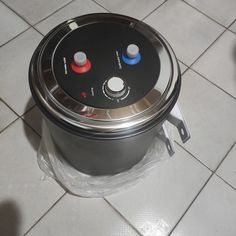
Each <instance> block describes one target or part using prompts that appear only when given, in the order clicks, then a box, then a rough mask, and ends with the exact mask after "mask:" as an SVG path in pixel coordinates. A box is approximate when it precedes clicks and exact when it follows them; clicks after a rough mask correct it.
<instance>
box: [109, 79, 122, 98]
mask: <svg viewBox="0 0 236 236" xmlns="http://www.w3.org/2000/svg"><path fill="white" fill-rule="evenodd" d="M105 91H106V93H107V95H109V96H110V97H114V98H118V97H121V96H122V95H124V94H125V91H126V85H125V82H124V80H123V79H121V78H119V77H112V78H110V79H109V80H108V81H107V83H106V85H105Z"/></svg>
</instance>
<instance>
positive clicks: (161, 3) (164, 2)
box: [141, 0, 168, 21]
mask: <svg viewBox="0 0 236 236" xmlns="http://www.w3.org/2000/svg"><path fill="white" fill-rule="evenodd" d="M167 1H168V0H165V1H164V2H163V3H161V4H160V5H159V6H157V7H156V8H154V9H153V10H152V11H151V12H149V13H148V14H147V15H146V16H144V17H143V18H142V19H141V21H144V20H145V19H146V18H148V17H149V16H150V15H151V14H152V13H153V12H155V11H156V10H157V9H158V8H160V7H161V6H162V5H164V4H165V3H166V2H167Z"/></svg>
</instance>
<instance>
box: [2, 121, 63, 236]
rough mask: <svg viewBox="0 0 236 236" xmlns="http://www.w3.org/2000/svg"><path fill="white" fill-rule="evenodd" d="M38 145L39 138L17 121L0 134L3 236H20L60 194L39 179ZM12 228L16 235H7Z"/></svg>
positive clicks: (56, 187) (55, 186)
mask: <svg viewBox="0 0 236 236" xmlns="http://www.w3.org/2000/svg"><path fill="white" fill-rule="evenodd" d="M38 144H39V137H38V136H37V135H36V134H35V133H34V132H33V131H32V130H31V129H30V128H28V126H25V125H24V122H23V121H22V120H20V119H19V120H17V121H16V122H14V124H12V125H11V126H10V127H9V128H7V129H6V130H5V131H3V132H2V133H1V134H0V153H1V155H0V161H1V163H4V164H2V165H0V208H3V209H4V211H0V222H1V223H0V225H2V226H4V232H3V230H2V227H1V234H2V235H4V236H10V235H11V236H12V235H23V233H25V232H26V230H28V229H29V228H30V227H31V226H32V225H33V224H34V223H35V222H36V221H37V220H38V219H39V218H40V217H41V216H42V215H43V214H44V213H45V212H46V211H47V210H48V209H49V208H50V207H51V206H52V204H53V203H54V202H55V201H56V200H57V199H58V198H59V197H60V196H61V195H62V194H63V193H64V191H63V190H62V188H61V187H59V185H58V184H57V183H56V182H55V181H54V180H51V179H49V178H48V179H46V180H43V179H42V176H44V174H43V172H42V171H41V170H40V169H39V167H38V164H37V156H36V150H35V149H36V148H37V147H38ZM5 205H6V206H5ZM9 211H11V212H9ZM13 224H15V225H13ZM12 228H17V231H18V232H17V233H16V234H11V233H9V232H12V230H13V229H12Z"/></svg>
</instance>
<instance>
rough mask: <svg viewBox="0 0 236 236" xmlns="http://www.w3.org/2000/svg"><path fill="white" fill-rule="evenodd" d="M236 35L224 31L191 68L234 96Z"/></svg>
mask: <svg viewBox="0 0 236 236" xmlns="http://www.w3.org/2000/svg"><path fill="white" fill-rule="evenodd" d="M235 65H236V35H235V34H233V33H232V32H230V31H226V32H225V33H224V34H223V35H222V36H221V37H220V38H219V39H218V40H217V41H216V42H215V43H214V44H213V45H212V47H210V48H209V49H208V50H207V51H206V53H204V54H203V56H202V57H201V58H200V59H199V60H198V61H197V62H196V63H195V64H194V65H193V68H194V69H195V70H196V71H198V72H199V73H201V74H202V75H204V76H205V77H206V78H207V79H209V80H211V81H212V82H213V83H215V84H216V85H218V86H219V87H221V88H222V89H224V90H225V91H227V92H228V93H230V94H231V95H233V96H234V97H235V98H236V66H235Z"/></svg>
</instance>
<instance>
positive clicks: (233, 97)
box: [188, 68, 236, 100]
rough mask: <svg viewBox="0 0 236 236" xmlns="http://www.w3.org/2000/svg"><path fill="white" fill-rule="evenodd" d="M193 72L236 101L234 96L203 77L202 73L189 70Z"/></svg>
mask: <svg viewBox="0 0 236 236" xmlns="http://www.w3.org/2000/svg"><path fill="white" fill-rule="evenodd" d="M188 69H190V70H192V71H194V72H195V73H196V74H198V75H200V76H201V77H202V78H203V79H205V80H206V81H207V82H209V83H210V84H212V85H213V86H215V87H216V88H218V89H219V90H221V91H222V92H224V93H226V94H227V95H229V96H230V97H231V98H233V99H234V100H236V97H234V96H233V95H232V94H230V93H228V92H227V91H226V90H224V89H222V88H221V87H220V86H218V85H217V84H215V83H213V82H212V81H211V80H209V79H208V78H207V77H205V76H204V75H202V74H201V73H199V72H198V71H196V70H194V69H193V68H188Z"/></svg>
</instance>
